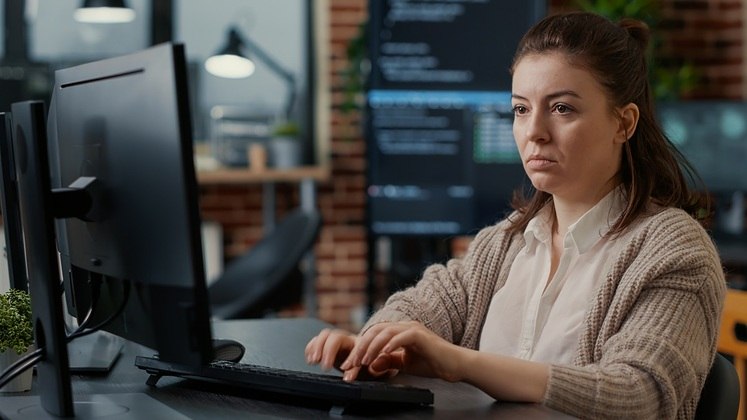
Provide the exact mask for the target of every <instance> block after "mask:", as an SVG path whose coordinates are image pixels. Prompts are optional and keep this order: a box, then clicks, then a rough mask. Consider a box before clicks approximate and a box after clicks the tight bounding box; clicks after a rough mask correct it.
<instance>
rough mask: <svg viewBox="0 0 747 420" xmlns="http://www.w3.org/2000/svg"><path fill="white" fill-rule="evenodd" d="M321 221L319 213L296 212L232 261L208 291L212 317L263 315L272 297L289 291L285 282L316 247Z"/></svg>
mask: <svg viewBox="0 0 747 420" xmlns="http://www.w3.org/2000/svg"><path fill="white" fill-rule="evenodd" d="M321 220H322V218H321V215H320V214H319V212H318V211H317V210H303V209H296V210H293V211H292V212H290V213H288V214H287V215H286V216H285V217H284V218H283V219H282V220H281V221H280V223H278V224H277V225H276V226H275V228H274V229H273V230H272V231H270V232H269V233H267V234H266V235H265V236H264V237H263V238H262V239H261V240H260V241H259V242H257V243H256V244H255V245H254V246H253V247H252V248H250V249H249V251H247V252H246V253H245V254H244V255H241V256H239V257H237V258H235V259H234V260H233V261H231V262H230V263H229V264H228V265H227V266H226V269H225V270H224V272H223V274H221V276H220V277H219V278H218V279H217V280H216V281H215V282H214V283H212V284H211V285H210V288H209V289H208V293H209V296H210V307H211V312H212V315H213V316H215V317H218V318H223V319H229V318H241V317H247V315H246V314H249V313H251V314H257V313H261V312H262V311H263V309H264V308H263V305H264V304H266V302H268V300H269V299H270V298H271V297H272V296H273V294H275V293H282V292H283V290H284V288H285V287H287V285H286V284H285V281H286V279H287V278H288V277H289V275H290V274H291V273H292V272H293V271H294V270H295V269H296V267H297V265H298V263H299V262H300V260H301V258H303V256H304V255H305V254H306V252H307V251H309V250H310V249H311V247H312V246H313V245H314V242H315V241H316V238H317V235H318V234H319V229H320V227H321ZM253 316H254V315H253Z"/></svg>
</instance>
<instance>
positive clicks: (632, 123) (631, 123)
mask: <svg viewBox="0 0 747 420" xmlns="http://www.w3.org/2000/svg"><path fill="white" fill-rule="evenodd" d="M618 112H619V113H620V130H619V131H618V136H617V137H616V138H615V139H616V141H618V142H619V143H625V142H626V141H628V140H630V138H631V137H632V136H633V133H635V128H636V127H637V126H638V118H639V117H640V111H639V110H638V105H636V104H634V103H632V102H631V103H629V104H627V105H625V106H624V107H622V108H619V110H618Z"/></svg>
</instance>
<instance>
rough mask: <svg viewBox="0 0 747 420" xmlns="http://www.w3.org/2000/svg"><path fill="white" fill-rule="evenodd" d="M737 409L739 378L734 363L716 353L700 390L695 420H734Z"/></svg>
mask: <svg viewBox="0 0 747 420" xmlns="http://www.w3.org/2000/svg"><path fill="white" fill-rule="evenodd" d="M738 410H739V378H738V377H737V371H736V370H734V365H732V364H731V362H730V361H729V360H727V359H726V358H725V357H724V356H722V355H721V354H716V358H715V359H714V361H713V365H712V366H711V370H710V372H708V377H707V378H706V382H705V385H703V390H702V391H701V392H700V400H699V401H698V409H697V411H696V412H695V419H696V420H706V419H708V420H734V419H736V418H737V412H738Z"/></svg>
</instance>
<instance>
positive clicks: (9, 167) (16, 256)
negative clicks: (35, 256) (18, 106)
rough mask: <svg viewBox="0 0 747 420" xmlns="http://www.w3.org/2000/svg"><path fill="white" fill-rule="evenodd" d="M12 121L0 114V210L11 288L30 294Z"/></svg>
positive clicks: (9, 117) (2, 113) (5, 115)
mask: <svg viewBox="0 0 747 420" xmlns="http://www.w3.org/2000/svg"><path fill="white" fill-rule="evenodd" d="M12 126H13V123H12V120H11V115H10V113H8V112H0V206H1V208H2V214H3V231H4V234H5V258H6V260H7V264H8V279H9V280H10V287H11V288H13V289H19V290H28V280H27V277H26V256H25V254H24V252H23V232H22V231H21V215H20V213H19V208H18V187H17V185H16V171H15V165H14V162H13V144H12V140H13V134H12Z"/></svg>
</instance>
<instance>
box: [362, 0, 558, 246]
mask: <svg viewBox="0 0 747 420" xmlns="http://www.w3.org/2000/svg"><path fill="white" fill-rule="evenodd" d="M369 9H370V20H369V32H368V34H369V38H370V40H369V55H370V58H371V74H370V80H369V90H368V92H367V124H368V127H367V140H368V147H367V154H368V164H369V166H368V175H369V176H368V186H367V195H368V210H369V212H368V220H369V228H370V230H371V232H372V233H373V234H376V235H429V236H440V235H446V236H448V235H456V234H473V233H475V232H476V231H477V230H479V229H480V228H482V227H484V226H486V225H489V224H492V223H494V222H496V221H497V220H499V219H501V218H502V217H504V216H505V214H506V213H507V212H508V211H510V200H511V197H512V194H513V191H514V190H516V189H517V188H521V187H522V186H523V185H525V184H527V183H528V181H527V179H526V176H525V173H524V170H523V168H522V165H521V160H520V158H519V155H518V151H517V149H516V145H515V143H514V138H513V132H512V124H513V112H512V109H511V92H510V90H511V77H510V72H509V68H510V66H511V60H512V59H513V54H514V50H515V49H516V45H517V44H518V41H519V39H520V37H521V36H522V35H523V34H524V32H526V30H527V29H528V28H529V27H530V26H531V25H532V24H533V23H534V22H536V21H537V20H539V19H540V18H541V17H542V16H544V13H545V9H546V5H545V2H544V1H528V2H521V3H516V2H500V1H477V2H461V1H458V2H454V1H447V0H443V1H428V2H423V1H415V0H412V1H409V0H383V1H376V2H369Z"/></svg>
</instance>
